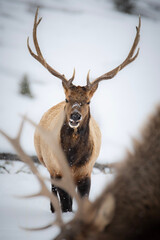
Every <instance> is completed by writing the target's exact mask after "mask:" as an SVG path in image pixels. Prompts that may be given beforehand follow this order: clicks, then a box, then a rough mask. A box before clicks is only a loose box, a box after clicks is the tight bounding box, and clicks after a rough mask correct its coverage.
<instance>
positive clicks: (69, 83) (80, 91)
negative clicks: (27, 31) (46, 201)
mask: <svg viewBox="0 0 160 240" xmlns="http://www.w3.org/2000/svg"><path fill="white" fill-rule="evenodd" d="M37 17H38V9H37V11H36V14H35V19H34V26H33V41H34V45H35V49H36V52H37V54H35V53H34V52H33V51H32V50H31V48H30V46H29V38H28V39H27V46H28V49H29V52H30V54H31V55H32V56H33V57H34V58H35V59H36V60H37V61H39V62H40V63H41V64H42V65H43V66H44V67H45V68H46V69H47V70H48V71H49V72H50V73H51V74H52V75H54V76H55V77H57V78H59V79H61V81H62V84H63V87H64V91H65V95H66V107H65V111H66V118H67V121H68V124H69V126H70V127H72V128H77V127H79V125H80V124H81V122H82V120H83V119H85V117H86V116H87V115H88V114H89V103H90V100H91V98H92V96H93V94H94V93H95V91H96V89H97V88H98V84H99V82H100V81H102V80H109V79H112V78H113V77H114V76H115V75H116V74H117V73H118V72H119V71H120V70H121V69H123V68H124V67H125V66H127V65H128V64H129V63H131V62H133V61H134V60H135V59H136V57H137V56H138V54H139V48H138V50H137V53H136V54H135V55H134V52H135V50H136V48H137V45H138V42H139V39H140V27H141V18H140V17H139V25H138V27H136V31H137V33H136V36H135V39H134V42H133V45H132V47H131V50H130V52H129V54H128V56H127V57H126V59H125V60H124V61H123V62H122V63H121V64H120V65H119V66H117V67H116V68H114V69H113V70H111V71H109V72H107V73H105V74H103V75H101V76H100V77H98V78H96V79H95V80H94V81H93V82H90V80H89V72H88V74H87V84H86V86H82V87H81V86H75V85H74V84H73V80H74V77H75V69H74V71H73V75H72V77H71V78H70V79H69V80H68V79H66V77H65V75H64V74H60V73H59V72H57V71H56V70H55V69H53V68H52V67H51V66H50V65H49V64H48V63H47V62H46V61H45V59H44V57H43V55H42V53H41V50H40V47H39V44H38V41H37V26H38V25H39V23H40V21H41V20H42V18H40V19H39V20H37Z"/></svg>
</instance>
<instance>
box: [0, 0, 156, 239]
mask: <svg viewBox="0 0 160 240" xmlns="http://www.w3.org/2000/svg"><path fill="white" fill-rule="evenodd" d="M37 5H38V6H40V7H41V8H40V11H39V15H40V16H42V17H43V20H42V22H41V24H40V26H39V29H38V39H39V43H40V46H41V49H42V52H43V53H44V56H45V59H46V60H47V62H48V63H49V64H50V65H52V66H54V68H55V69H57V70H58V71H59V72H62V73H64V74H65V75H66V76H67V77H68V78H69V77H70V76H71V75H72V71H73V68H74V67H75V68H76V78H75V84H77V85H85V84H86V75H87V72H88V70H89V69H91V78H92V79H94V78H96V77H98V76H99V75H101V74H103V73H105V72H107V71H109V70H111V69H113V68H114V67H115V66H117V65H118V64H120V63H121V62H122V61H123V59H124V58H125V57H126V55H127V54H128V51H129V49H130V47H131V45H132V43H133V39H134V36H135V26H136V25H137V24H138V17H137V16H131V15H124V14H122V13H118V12H116V11H115V10H114V8H113V4H112V1H107V0H100V1H97V0H81V1H78V0H65V1H64V0H63V1H58V0H54V1H52V0H46V1H42V0H37V1H31V0H29V1H28V0H15V1H13V0H0V56H1V57H0V90H1V94H0V129H2V130H4V131H6V132H7V133H8V134H10V135H11V136H15V135H16V132H17V129H18V126H19V124H20V121H21V117H20V115H23V114H27V115H28V116H29V117H30V118H31V119H33V120H34V121H35V122H38V121H39V119H40V117H41V116H42V114H43V113H44V112H45V111H46V110H47V109H48V108H50V107H51V106H53V105H55V104H57V103H58V102H60V101H62V100H63V99H64V93H63V89H62V86H61V82H60V80H58V79H56V78H54V77H53V76H51V75H50V74H49V73H48V72H47V70H45V69H44V67H42V66H41V65H40V64H39V63H38V62H36V60H34V59H33V58H32V57H31V56H30V54H29V53H28V50H27V47H26V39H27V36H30V45H31V46H32V48H33V42H32V35H31V34H32V26H33V19H34V13H35V9H36V6H37ZM159 43H160V21H159V20H154V19H153V18H152V19H149V18H143V17H142V28H141V40H140V54H139V57H138V58H137V59H136V61H135V62H134V63H132V64H131V65H129V66H127V67H126V68H125V69H124V70H122V71H121V72H120V73H119V74H118V76H116V77H115V78H114V79H113V80H111V81H106V82H105V81H104V82H102V83H100V85H99V89H98V90H97V92H96V93H95V96H94V97H93V100H92V102H91V112H92V115H93V116H94V117H95V119H96V120H97V122H98V124H99V126H100V128H101V131H102V148H101V153H100V156H99V160H98V161H99V162H111V161H117V160H120V159H122V158H123V156H124V154H125V150H126V148H129V149H130V150H132V148H131V138H132V137H136V136H138V132H139V129H140V128H141V126H142V123H143V122H144V121H145V120H146V118H147V116H148V114H150V112H152V109H153V107H155V106H156V104H158V103H159V102H160V68H159V63H160V47H159ZM25 74H27V76H28V78H29V80H30V82H31V89H32V93H33V95H34V98H33V99H29V98H27V97H23V96H21V95H20V94H19V93H18V92H19V83H20V81H21V79H22V78H23V76H24V75H25ZM33 133H34V129H33V128H32V127H31V126H29V125H28V124H26V126H25V129H24V132H23V136H22V145H23V147H24V149H25V150H26V152H28V154H35V150H34V146H33ZM0 152H13V153H14V150H13V149H12V147H11V146H10V145H9V144H8V143H7V142H6V141H5V140H4V138H3V137H1V136H0ZM3 164H4V163H3ZM19 164H21V163H14V165H13V166H12V167H11V170H10V174H8V173H4V174H0V239H13V236H14V239H32V238H33V239H36V238H38V239H51V238H52V237H53V234H54V235H55V234H56V233H57V231H58V230H56V229H51V230H48V231H44V232H40V233H30V232H25V231H23V230H21V229H19V226H27V227H30V226H32V225H33V223H34V224H35V225H36V226H37V225H38V226H39V225H43V224H45V223H46V222H49V221H50V220H51V219H52V215H51V214H50V212H49V209H48V203H47V200H45V199H43V198H42V199H35V200H22V199H16V198H14V197H13V195H16V194H18V195H19V194H20V195H21V194H22V195H25V194H27V193H30V192H31V191H34V190H35V189H36V187H37V186H36V182H35V179H34V177H33V176H32V175H31V174H27V173H23V172H21V173H19V174H16V171H17V169H19V168H21V166H19ZM7 168H8V167H7ZM9 168H10V167H9ZM41 171H42V172H43V173H44V174H47V173H46V171H45V170H44V169H42V170H41ZM108 178H110V176H106V175H103V174H101V173H99V174H94V175H93V177H92V181H93V184H92V190H91V199H92V200H93V199H94V198H95V197H96V196H97V195H98V194H99V193H100V191H101V190H102V188H103V186H104V184H105V182H106V181H108ZM95 186H96V187H95ZM66 218H68V216H67V217H66ZM46 232H47V233H46ZM46 234H47V235H46ZM46 236H47V237H46Z"/></svg>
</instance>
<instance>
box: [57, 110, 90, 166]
mask: <svg viewBox="0 0 160 240" xmlns="http://www.w3.org/2000/svg"><path fill="white" fill-rule="evenodd" d="M89 121H90V114H89V115H88V116H87V117H86V118H85V119H84V120H83V123H82V125H81V126H80V127H78V129H77V131H75V130H74V129H73V128H70V127H69V125H68V122H67V121H66V120H65V121H64V124H63V126H62V128H61V133H60V138H61V146H62V149H63V150H64V153H65V154H66V157H67V161H68V163H69V165H70V166H77V167H78V166H82V165H85V163H86V162H88V161H89V159H90V156H91V154H92V149H93V146H92V142H91V140H90V139H89V134H90V132H89Z"/></svg>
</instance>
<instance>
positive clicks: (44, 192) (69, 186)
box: [0, 117, 85, 229]
mask: <svg viewBox="0 0 160 240" xmlns="http://www.w3.org/2000/svg"><path fill="white" fill-rule="evenodd" d="M24 121H28V122H30V123H31V124H32V125H34V126H35V127H37V130H38V131H39V132H40V134H41V135H42V137H43V138H44V140H45V141H46V142H47V144H48V145H50V146H51V149H52V150H53V152H56V153H58V156H57V157H58V158H59V162H60V164H63V175H64V178H63V179H61V180H56V179H51V182H52V183H53V184H56V186H58V187H61V188H62V189H64V190H66V191H68V192H69V193H70V195H71V196H72V197H74V198H75V199H76V201H77V205H78V211H77V216H78V217H79V218H81V213H82V212H83V211H82V206H83V204H82V202H85V200H83V201H82V200H81V198H80V197H79V195H78V193H76V191H75V185H74V182H73V180H72V176H71V173H70V169H69V167H68V165H67V162H66V159H65V156H64V153H63V151H62V150H61V149H60V148H59V146H58V145H57V146H56V145H53V146H52V142H53V139H54V133H53V134H52V133H49V132H47V131H46V130H44V129H43V128H42V127H40V126H36V124H34V123H33V122H32V121H31V120H29V119H28V118H27V117H24V118H23V121H22V123H21V125H20V128H19V131H18V134H17V136H16V137H15V138H11V137H9V136H8V135H7V134H6V133H5V132H3V131H2V130H0V133H1V134H2V135H3V136H4V137H5V138H6V139H7V140H8V141H9V142H10V143H11V144H12V146H13V147H14V149H15V150H16V152H17V154H18V155H19V157H20V158H21V159H22V160H23V161H24V162H25V163H26V164H27V165H28V166H29V168H30V169H31V171H32V172H33V174H34V175H35V176H36V178H37V180H38V182H39V184H40V186H41V190H40V191H39V192H38V193H36V194H33V195H30V196H26V198H31V197H37V196H45V197H47V198H49V199H50V200H51V203H52V204H53V206H54V208H55V211H56V220H55V221H54V222H53V223H51V224H49V225H48V226H45V227H43V228H47V227H50V226H52V225H54V224H56V225H58V226H60V227H62V226H63V225H64V223H63V219H62V215H61V208H60V205H59V201H58V199H57V197H56V196H54V195H53V194H52V193H51V192H50V191H49V190H48V188H47V187H46V184H45V180H46V179H45V178H43V177H42V176H41V174H40V173H39V171H38V170H37V168H36V166H35V165H34V163H33V161H32V159H31V158H30V157H29V156H28V155H27V154H26V153H25V152H24V151H23V149H22V147H21V145H20V137H21V133H22V130H23V126H24ZM54 131H56V129H54ZM54 131H53V132H54ZM55 149H56V151H55ZM57 149H58V150H57ZM47 180H48V179H47ZM49 180H50V179H49ZM43 228H40V229H43Z"/></svg>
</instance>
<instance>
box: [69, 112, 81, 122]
mask: <svg viewBox="0 0 160 240" xmlns="http://www.w3.org/2000/svg"><path fill="white" fill-rule="evenodd" d="M71 119H72V120H73V121H79V120H80V119H81V114H80V113H79V112H74V113H72V114H71Z"/></svg>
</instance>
